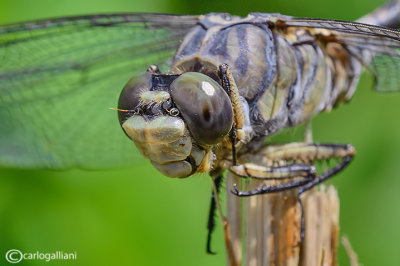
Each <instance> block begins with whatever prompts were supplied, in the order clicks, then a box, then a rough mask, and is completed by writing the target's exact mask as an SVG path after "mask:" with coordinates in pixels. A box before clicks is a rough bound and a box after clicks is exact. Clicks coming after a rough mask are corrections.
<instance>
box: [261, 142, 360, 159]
mask: <svg viewBox="0 0 400 266" xmlns="http://www.w3.org/2000/svg"><path fill="white" fill-rule="evenodd" d="M260 154H262V155H263V156H264V157H265V158H266V159H268V160H271V161H280V160H300V161H302V162H304V163H306V164H308V163H309V164H311V163H312V162H314V161H316V160H328V159H332V158H344V157H345V156H350V155H351V156H352V155H354V154H355V149H354V147H353V146H352V145H351V144H326V143H306V142H293V143H287V144H281V145H268V146H266V147H265V148H263V149H262V150H261V151H260Z"/></svg>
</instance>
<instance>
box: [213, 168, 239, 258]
mask: <svg viewBox="0 0 400 266" xmlns="http://www.w3.org/2000/svg"><path fill="white" fill-rule="evenodd" d="M219 178H221V179H222V174H221V173H219V174H218V175H216V177H215V176H211V181H212V185H213V199H214V202H215V204H214V207H213V206H212V205H211V206H210V214H211V213H212V212H215V211H212V208H214V209H216V210H218V212H219V216H220V217H221V220H222V225H223V228H224V240H225V248H226V253H227V256H228V260H229V265H231V266H239V265H240V263H239V262H238V261H237V260H236V256H235V253H234V251H233V244H232V240H231V234H230V225H229V221H228V219H227V218H226V217H225V216H224V214H223V213H222V208H221V204H220V203H219V198H218V191H219V188H220V185H221V184H220V183H221V181H222V180H221V179H220V180H218V179H219ZM216 179H217V180H216ZM216 181H218V183H219V184H218V183H217V182H216ZM211 203H212V202H211ZM212 219H213V218H212ZM211 227H214V221H212V222H211ZM208 228H210V217H209V227H208ZM211 234H212V230H210V229H209V233H208V236H207V252H208V251H210V252H211V248H210V245H211Z"/></svg>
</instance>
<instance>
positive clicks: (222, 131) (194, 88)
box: [170, 72, 233, 145]
mask: <svg viewBox="0 0 400 266" xmlns="http://www.w3.org/2000/svg"><path fill="white" fill-rule="evenodd" d="M170 94H171V97H172V100H173V102H174V103H175V105H176V107H177V108H178V109H179V111H180V113H181V115H182V116H183V119H184V120H185V122H186V124H187V126H188V128H189V131H190V133H191V134H192V136H193V138H194V139H195V140H196V141H197V143H198V144H200V145H214V144H217V143H219V142H220V141H221V140H222V139H223V138H224V137H225V136H226V135H227V134H228V133H229V131H230V130H231V128H232V124H233V110H232V104H231V100H230V99H229V97H228V95H227V94H226V92H225V91H224V89H223V88H222V87H221V86H220V85H219V84H218V83H217V82H216V81H214V80H213V79H212V78H210V77H208V76H206V75H204V74H201V73H196V72H187V73H184V74H182V75H181V76H180V77H179V78H177V79H176V80H174V81H173V82H172V84H171V86H170Z"/></svg>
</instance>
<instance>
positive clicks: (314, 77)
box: [172, 14, 361, 136]
mask: <svg viewBox="0 0 400 266" xmlns="http://www.w3.org/2000/svg"><path fill="white" fill-rule="evenodd" d="M210 16H215V15H209V16H207V17H206V18H205V22H204V23H202V24H200V25H198V26H196V27H194V28H193V29H192V30H191V31H190V32H189V33H188V34H187V35H186V36H185V38H184V39H183V41H182V44H181V45H180V47H179V48H178V50H177V53H176V54H175V57H174V60H173V67H172V71H173V72H175V73H183V72H188V71H196V72H201V73H204V74H207V75H209V76H211V77H213V78H214V79H218V78H217V76H216V74H215V73H216V71H217V67H218V65H221V64H228V65H229V66H230V68H231V71H232V74H233V77H234V79H235V81H236V84H237V86H238V89H239V93H240V95H241V96H242V97H244V98H245V99H246V100H247V102H248V104H249V107H250V119H251V123H252V127H253V130H254V132H255V133H256V134H257V135H265V136H268V135H272V134H274V133H275V132H278V131H279V130H280V129H282V128H285V127H291V126H295V125H297V124H299V123H302V122H304V121H307V120H309V119H310V118H311V117H313V116H314V115H316V114H317V113H319V112H321V111H324V110H330V109H332V107H334V106H336V105H337V104H338V103H339V102H342V101H347V100H349V99H350V98H351V96H352V94H353V92H354V88H355V85H356V83H357V81H358V77H359V74H360V69H361V66H360V63H358V61H356V60H355V59H354V58H352V57H351V56H350V55H349V54H348V53H347V51H346V50H345V48H344V47H342V46H341V45H339V44H338V43H334V42H331V43H322V42H321V41H320V40H319V38H318V36H315V35H313V34H312V32H309V31H308V30H303V29H296V30H292V31H291V30H290V29H287V30H285V31H283V30H280V29H276V28H274V27H270V26H269V25H268V23H266V22H264V23H256V22H254V21H257V19H254V18H253V20H249V18H238V17H231V18H230V20H229V21H221V20H220V19H219V20H215V21H218V23H217V22H215V23H210V21H213V20H212V18H210ZM274 16H276V14H274Z"/></svg>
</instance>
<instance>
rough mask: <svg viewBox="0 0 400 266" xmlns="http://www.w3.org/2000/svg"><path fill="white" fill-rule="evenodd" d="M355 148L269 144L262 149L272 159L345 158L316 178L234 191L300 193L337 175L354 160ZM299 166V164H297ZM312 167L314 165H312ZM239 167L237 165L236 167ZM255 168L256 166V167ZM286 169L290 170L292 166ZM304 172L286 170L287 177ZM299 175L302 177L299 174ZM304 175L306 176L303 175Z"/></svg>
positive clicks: (244, 194)
mask: <svg viewBox="0 0 400 266" xmlns="http://www.w3.org/2000/svg"><path fill="white" fill-rule="evenodd" d="M354 152H355V151H354V148H353V146H351V145H350V144H347V145H340V144H319V143H289V144H284V145H273V146H268V147H267V148H266V149H264V150H262V154H263V155H264V156H265V157H266V158H268V159H270V160H271V159H272V160H278V159H279V160H296V159H301V160H304V161H305V162H307V164H308V163H310V164H311V163H312V162H314V161H316V160H324V159H330V158H343V160H342V161H341V162H339V163H338V164H337V165H335V166H334V167H333V168H331V169H329V170H327V171H326V172H324V173H322V174H321V175H318V176H316V177H315V178H309V177H312V175H310V176H306V178H302V179H300V180H293V181H289V182H285V183H281V184H277V185H262V186H260V187H258V188H256V189H254V190H251V191H239V190H238V189H237V188H236V187H234V188H233V191H232V193H234V194H236V195H237V196H242V197H246V196H253V195H259V194H266V193H275V192H280V191H285V190H288V189H293V188H298V189H299V190H298V194H299V195H300V194H301V193H303V192H305V191H307V190H309V189H311V188H312V187H314V186H316V185H318V184H320V183H322V182H323V181H325V180H326V179H328V178H330V177H331V176H333V175H335V174H336V173H338V172H340V171H341V170H343V169H344V168H345V167H346V166H347V165H348V164H349V163H350V162H351V160H352V158H353V155H354ZM297 166H298V165H297ZM297 166H296V167H297ZM311 167H314V166H313V165H311ZM236 168H237V167H236ZM254 168H255V167H254ZM286 170H290V167H289V168H287V169H286ZM297 170H298V168H297ZM300 173H303V174H304V172H302V171H298V172H296V171H295V172H294V173H293V175H292V176H291V175H290V174H289V173H288V172H286V177H287V178H289V177H296V175H297V174H300ZM298 177H302V176H301V175H299V176H298ZM303 177H304V176H303Z"/></svg>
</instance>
